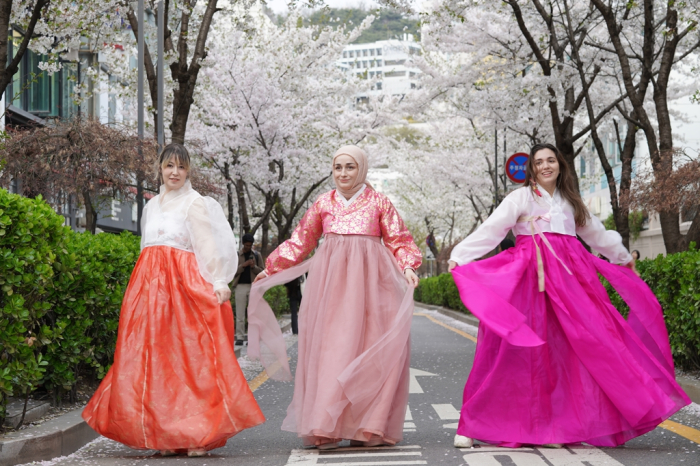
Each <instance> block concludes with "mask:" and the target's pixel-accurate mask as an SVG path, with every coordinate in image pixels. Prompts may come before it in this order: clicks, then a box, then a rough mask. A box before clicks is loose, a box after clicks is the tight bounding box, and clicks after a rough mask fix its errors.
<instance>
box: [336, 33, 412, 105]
mask: <svg viewBox="0 0 700 466" xmlns="http://www.w3.org/2000/svg"><path fill="white" fill-rule="evenodd" d="M422 52H423V48H422V47H421V45H420V43H418V42H415V41H414V40H413V36H412V35H410V34H404V36H403V40H380V41H377V42H370V43H366V44H350V45H348V46H347V47H345V49H344V50H343V56H342V58H341V59H340V60H339V65H340V66H341V67H342V68H343V69H344V70H346V71H347V72H348V73H351V74H354V75H356V76H359V77H362V78H365V79H372V80H374V79H376V80H377V81H376V83H375V85H374V91H375V92H376V93H377V94H380V93H386V94H391V95H403V94H406V93H407V92H410V91H411V89H416V88H417V87H418V74H419V70H418V68H415V67H411V66H410V62H411V57H412V56H413V55H420V54H421V53H422Z"/></svg>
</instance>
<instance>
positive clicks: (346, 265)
mask: <svg viewBox="0 0 700 466" xmlns="http://www.w3.org/2000/svg"><path fill="white" fill-rule="evenodd" d="M307 270H308V273H309V275H308V279H307V281H306V287H305V290H304V296H303V299H302V301H301V307H300V309H299V341H298V349H299V357H298V362H297V368H296V374H295V378H294V381H295V383H294V397H293V400H292V403H291V404H290V405H289V408H288V409H287V417H286V419H285V420H284V421H283V423H282V429H283V430H287V431H291V432H296V433H297V434H298V435H299V437H302V438H303V440H304V443H305V444H306V445H313V444H316V443H317V442H320V443H325V442H328V441H337V440H340V439H354V440H361V441H366V440H369V439H370V438H372V436H379V437H381V438H382V439H383V440H384V441H385V442H386V443H388V444H394V443H396V442H399V441H401V440H402V438H403V423H404V417H405V413H406V404H407V403H408V384H409V361H410V328H411V319H412V315H413V288H411V287H409V286H408V284H407V282H406V279H405V278H404V276H403V274H402V273H401V270H400V269H399V267H398V264H397V263H396V260H395V259H394V257H393V256H392V255H391V253H390V252H389V250H388V249H387V248H386V247H385V246H384V245H383V244H382V243H381V241H380V238H379V237H372V236H362V235H335V234H327V235H326V236H325V239H324V241H323V244H322V245H321V247H320V248H319V249H318V250H317V252H316V254H315V255H314V256H313V258H311V259H310V260H308V261H306V262H304V263H302V264H299V265H297V266H295V267H292V268H290V269H287V270H284V271H282V272H279V273H276V274H274V275H272V276H270V277H268V278H265V279H264V280H261V281H260V282H259V283H258V284H256V285H254V286H253V288H252V290H251V297H250V304H249V307H248V312H249V316H248V321H249V332H248V333H249V335H248V341H249V355H252V356H253V357H256V356H260V357H261V359H262V361H263V363H264V364H265V366H266V369H267V371H268V373H269V374H270V375H271V377H273V378H279V379H285V378H286V377H287V374H288V372H289V369H288V363H287V357H286V353H285V348H284V343H283V342H282V341H281V333H279V326H278V325H277V323H276V321H274V316H273V315H272V312H271V311H269V307H267V305H266V303H265V302H264V300H262V293H263V292H264V291H265V290H266V289H269V288H271V287H272V286H275V285H278V284H282V283H285V282H289V281H291V280H292V279H294V278H295V277H298V276H299V275H301V274H302V273H304V272H305V271H307ZM266 307H267V309H265V308H266ZM275 329H276V330H275ZM278 334H279V335H278Z"/></svg>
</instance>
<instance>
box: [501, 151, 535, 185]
mask: <svg viewBox="0 0 700 466" xmlns="http://www.w3.org/2000/svg"><path fill="white" fill-rule="evenodd" d="M529 157H530V156H529V155H528V154H526V153H525V152H517V153H515V154H513V155H511V156H510V157H508V160H507V161H506V175H507V176H508V178H510V181H512V182H513V183H524V182H525V171H526V170H527V159H528V158H529Z"/></svg>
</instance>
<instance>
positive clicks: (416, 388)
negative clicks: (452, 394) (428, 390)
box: [408, 368, 437, 393]
mask: <svg viewBox="0 0 700 466" xmlns="http://www.w3.org/2000/svg"><path fill="white" fill-rule="evenodd" d="M436 375H437V374H432V373H430V372H426V371H422V370H420V369H414V368H411V380H410V383H409V385H408V393H425V392H423V389H422V388H421V386H420V384H419V383H418V379H416V377H434V376H436Z"/></svg>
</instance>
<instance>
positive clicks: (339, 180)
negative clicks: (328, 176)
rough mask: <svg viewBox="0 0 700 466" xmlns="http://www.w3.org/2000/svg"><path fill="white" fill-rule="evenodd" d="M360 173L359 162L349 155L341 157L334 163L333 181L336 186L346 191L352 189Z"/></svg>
mask: <svg viewBox="0 0 700 466" xmlns="http://www.w3.org/2000/svg"><path fill="white" fill-rule="evenodd" d="M359 173H360V171H359V170H358V166H357V162H355V159H353V158H352V157H350V156H349V155H347V154H342V155H339V156H338V157H336V158H335V160H334V161H333V179H334V180H335V184H336V186H338V187H339V188H340V189H342V190H344V191H349V190H351V189H352V187H353V186H354V185H355V181H356V180H357V176H358V175H359Z"/></svg>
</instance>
